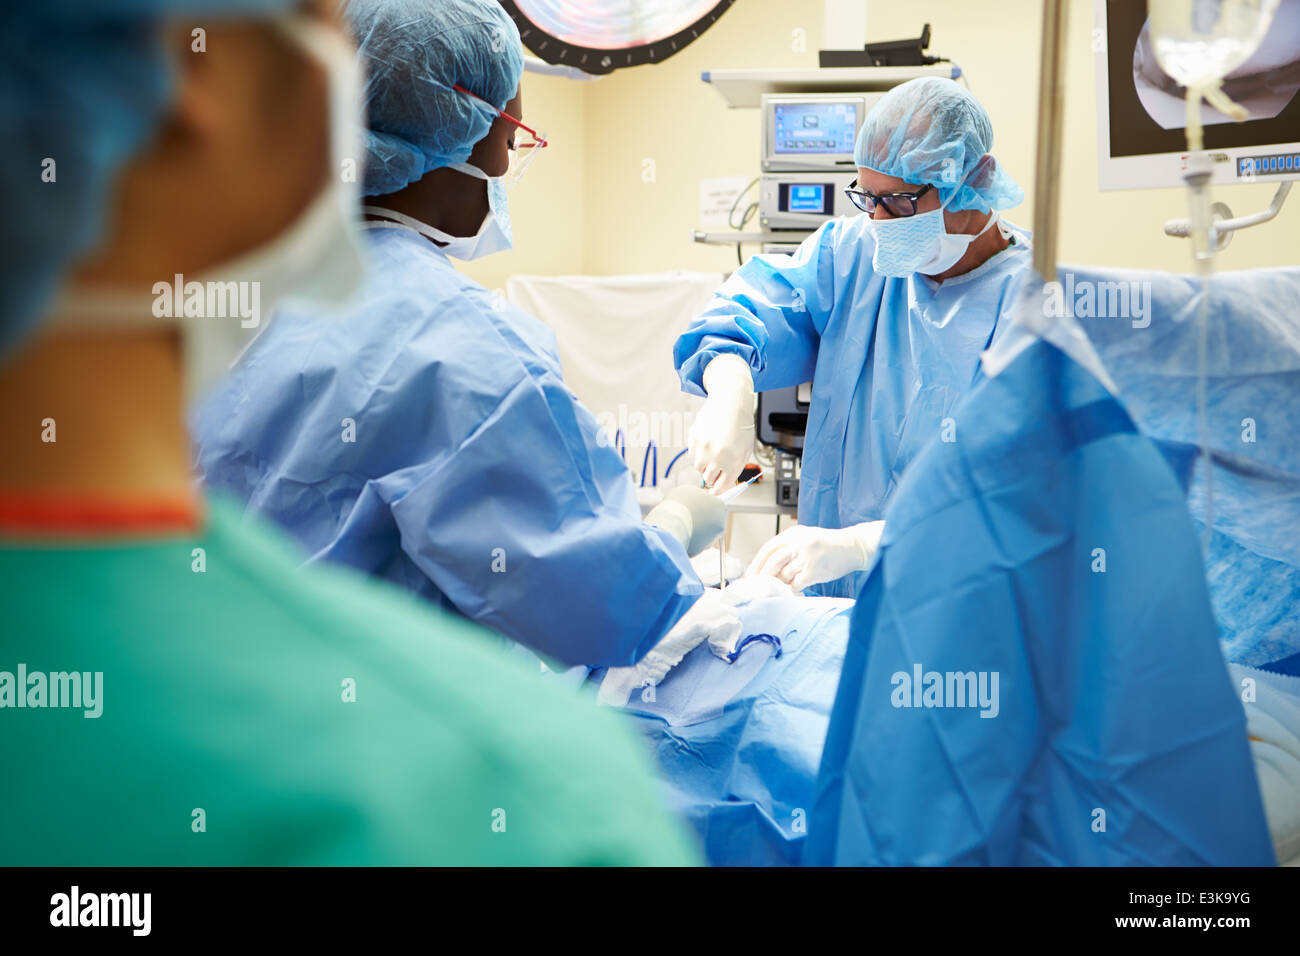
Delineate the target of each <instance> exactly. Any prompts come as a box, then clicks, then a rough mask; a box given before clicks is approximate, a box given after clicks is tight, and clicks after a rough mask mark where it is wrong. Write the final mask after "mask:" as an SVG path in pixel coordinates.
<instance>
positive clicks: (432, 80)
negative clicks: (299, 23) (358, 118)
mask: <svg viewBox="0 0 1300 956" xmlns="http://www.w3.org/2000/svg"><path fill="white" fill-rule="evenodd" d="M344 13H345V15H346V16H347V18H348V22H349V23H350V24H351V25H352V31H353V33H354V34H355V35H356V38H357V45H358V46H359V47H360V49H361V65H362V68H363V69H364V70H365V72H366V92H365V98H364V102H365V106H366V117H367V121H366V125H367V126H368V127H369V129H368V130H367V132H366V166H365V193H366V195H368V196H382V195H384V194H385V193H391V192H396V191H397V190H399V189H401V188H402V187H403V186H408V185H410V184H411V183H413V182H415V181H416V180H418V179H420V178H421V177H422V176H424V174H425V173H427V172H430V171H432V170H435V169H441V168H442V167H443V166H448V165H450V164H452V163H463V162H464V161H465V160H466V159H468V158H469V154H470V151H471V150H473V148H474V144H475V143H477V142H478V141H479V140H481V139H482V138H483V137H484V136H486V135H487V133H488V129H489V128H490V127H491V126H492V121H493V120H495V119H496V117H497V114H496V113H495V112H494V111H493V110H492V109H491V107H489V106H488V105H487V104H488V103H491V104H492V106H495V107H497V109H504V108H505V105H506V104H507V103H508V102H510V100H511V99H513V98H514V95H515V92H516V91H517V90H518V89H519V77H520V75H521V74H522V73H523V69H524V59H523V47H522V45H521V44H520V41H519V30H518V29H517V28H516V27H515V25H514V22H513V21H512V20H511V19H510V17H509V16H507V15H506V12H505V11H504V10H502V9H501V6H500V4H498V3H496V0H348V3H347V6H346V7H345V8H344ZM456 84H459V85H460V86H462V87H464V88H465V89H467V90H469V91H470V92H471V93H473V94H474V96H478V97H481V98H482V99H483V100H486V101H487V102H486V103H485V102H480V100H477V99H475V98H474V96H467V95H466V94H464V93H459V92H457V91H456V90H454V89H453V88H452V87H453V86H455V85H456Z"/></svg>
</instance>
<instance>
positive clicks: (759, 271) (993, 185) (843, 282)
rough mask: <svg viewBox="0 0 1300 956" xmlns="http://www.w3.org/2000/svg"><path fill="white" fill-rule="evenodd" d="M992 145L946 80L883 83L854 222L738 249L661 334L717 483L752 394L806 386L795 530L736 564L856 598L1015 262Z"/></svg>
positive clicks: (734, 470)
mask: <svg viewBox="0 0 1300 956" xmlns="http://www.w3.org/2000/svg"><path fill="white" fill-rule="evenodd" d="M992 147H993V127H992V124H991V122H990V120H989V117H988V115H987V114H986V113H985V111H984V109H983V107H981V106H980V104H979V102H978V101H977V100H976V99H975V98H974V97H973V96H972V95H971V94H970V93H969V92H968V91H967V90H966V89H964V88H963V87H961V86H960V85H958V84H957V83H955V82H953V81H951V80H946V79H941V78H935V77H929V78H923V79H917V80H911V81H909V82H907V83H904V84H902V85H900V86H898V87H896V88H894V89H893V90H891V91H890V92H889V93H888V94H886V95H885V96H884V97H883V98H882V99H881V100H880V102H879V103H877V104H876V105H875V106H874V107H873V108H872V109H871V111H870V112H869V113H868V114H867V117H866V120H865V122H864V123H863V126H862V129H861V130H860V131H859V134H858V139H857V145H856V149H855V158H856V161H857V165H858V167H859V168H858V179H857V182H856V184H855V186H854V187H853V189H854V190H855V192H854V193H853V194H851V195H852V198H853V199H854V201H855V202H857V203H858V204H859V206H860V207H861V208H864V209H866V210H868V211H869V212H870V215H867V216H859V217H855V218H839V219H833V220H831V221H830V222H828V223H827V224H826V225H824V226H823V227H822V228H821V229H819V230H818V231H817V232H816V233H814V234H813V235H812V236H810V237H809V238H808V239H807V240H805V241H804V243H803V244H802V245H801V246H800V247H799V249H798V251H796V252H795V253H794V254H793V255H791V256H784V255H760V256H755V257H754V258H753V259H751V260H750V261H749V262H748V263H746V264H745V265H744V266H742V267H741V268H739V269H738V270H736V272H735V273H734V274H733V275H732V276H731V277H730V278H729V279H728V280H727V282H726V283H725V284H724V285H723V286H722V287H721V288H720V289H719V290H718V292H717V293H716V295H715V296H714V299H713V301H712V303H711V304H710V305H709V307H708V308H707V309H706V310H705V311H704V312H703V313H702V314H701V315H700V316H698V317H697V318H696V319H695V320H694V321H693V322H692V323H691V325H690V327H689V328H688V329H687V331H686V332H685V334H683V335H682V336H681V337H680V338H679V339H678V341H677V344H676V348H675V350H674V361H675V363H676V365H677V369H678V372H679V374H680V376H681V380H682V385H683V388H684V389H685V390H686V391H688V392H692V393H694V394H707V395H708V401H707V402H706V403H705V406H704V408H703V409H702V410H701V413H700V415H699V416H698V417H697V420H696V424H695V426H694V428H693V429H692V434H691V448H692V451H693V453H694V461H695V465H696V467H697V468H698V469H699V470H700V471H701V472H702V473H703V475H704V477H705V480H706V482H708V483H709V484H710V485H713V486H715V487H718V488H722V487H725V486H726V485H727V484H729V483H730V481H731V480H732V479H734V478H735V476H736V475H737V474H738V473H739V471H740V469H741V468H742V467H743V465H744V463H745V461H747V460H748V456H749V454H750V450H751V448H752V442H753V391H754V390H755V389H757V390H759V391H764V390H767V389H774V388H782V387H785V386H793V385H798V384H799V383H801V382H806V381H808V380H809V379H811V380H812V383H813V387H812V402H811V406H810V409H809V415H808V431H807V435H806V438H805V441H804V453H803V475H802V480H801V483H800V488H799V523H800V525H801V527H799V528H795V529H792V530H791V531H789V532H786V533H784V534H782V535H778V536H777V537H776V538H775V539H773V541H772V542H770V543H769V545H768V546H766V547H765V549H764V550H763V551H762V552H760V554H759V557H758V558H757V559H756V561H755V564H754V565H753V566H752V570H753V571H755V572H763V573H770V574H776V575H777V576H780V577H782V579H783V580H785V581H786V582H787V583H793V584H796V586H799V587H804V586H807V585H814V586H813V587H812V588H811V590H810V591H808V593H813V594H818V593H819V594H823V595H827V596H834V597H855V596H856V595H857V591H858V589H859V587H860V586H861V583H862V579H863V574H862V573H861V572H862V569H864V568H865V567H866V565H867V562H868V560H869V558H870V554H871V552H872V551H873V550H874V548H875V545H876V542H877V541H878V540H879V533H880V530H879V525H878V522H879V519H881V518H882V517H883V514H884V508H885V505H886V503H887V502H888V500H889V497H890V495H891V493H892V492H893V490H894V488H895V486H896V485H897V483H898V480H899V478H900V476H901V475H902V474H903V472H904V471H905V469H906V468H907V466H908V464H909V463H910V462H911V461H912V459H913V458H914V457H915V456H916V454H917V453H918V452H919V451H920V449H921V448H922V447H923V446H924V445H925V444H926V442H928V441H929V440H930V439H931V438H933V437H935V436H940V437H941V438H943V439H945V440H948V441H952V440H955V439H956V433H955V432H954V429H955V427H956V425H955V423H954V422H952V421H951V415H952V412H953V409H954V408H955V407H956V406H957V404H958V403H959V402H960V401H961V399H962V398H963V397H964V396H965V395H966V394H967V393H968V392H969V390H970V388H971V386H972V385H973V384H974V382H975V381H976V379H977V378H978V376H979V354H980V352H981V351H983V349H984V348H985V347H986V346H987V345H988V343H989V341H990V340H991V339H992V337H993V336H994V334H995V332H996V331H997V329H998V326H999V323H1000V322H1001V321H1002V319H1003V316H1004V313H1005V311H1006V309H1007V305H1008V302H1009V301H1010V298H1011V294H1012V292H1013V290H1014V289H1015V287H1016V285H1017V283H1018V282H1019V281H1020V280H1021V278H1022V277H1023V276H1024V275H1025V273H1026V270H1027V268H1028V266H1029V262H1030V247H1029V238H1030V237H1029V235H1028V234H1027V233H1026V232H1024V231H1023V230H1021V229H1018V228H1016V227H1014V226H1010V225H1008V224H1007V223H1004V222H1002V221H1001V218H1000V215H999V211H1000V210H1002V209H1006V208H1009V207H1011V206H1014V205H1016V204H1017V203H1019V202H1020V201H1021V200H1022V199H1023V193H1022V191H1021V189H1020V187H1019V186H1017V185H1016V183H1015V182H1013V181H1012V179H1011V178H1010V176H1009V175H1008V174H1007V173H1006V172H1005V171H1004V170H1003V169H1002V167H1001V166H1000V165H999V164H998V162H997V160H996V159H995V158H994V157H993V155H992V154H991V152H990V151H991V149H992ZM891 194H893V195H891ZM900 194H901V195H900Z"/></svg>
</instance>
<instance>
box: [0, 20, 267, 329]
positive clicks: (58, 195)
mask: <svg viewBox="0 0 1300 956" xmlns="http://www.w3.org/2000/svg"><path fill="white" fill-rule="evenodd" d="M290 5H291V0H41V2H39V3H17V2H12V3H5V4H3V6H2V7H0V142H3V143H4V148H3V149H0V208H3V209H4V211H5V215H4V225H3V231H2V232H0V235H3V243H2V244H0V245H2V246H3V248H0V259H2V264H0V275H2V276H3V277H4V301H3V303H0V355H3V354H5V353H6V352H8V351H10V350H11V349H12V348H13V347H14V346H15V345H16V344H17V342H18V341H19V340H20V339H21V338H22V337H23V336H24V335H25V334H26V333H27V332H30V331H31V330H32V328H33V327H34V326H35V325H36V322H37V320H38V319H40V317H41V315H42V313H43V312H44V310H45V308H46V306H47V304H48V302H49V299H50V298H51V296H52V295H53V293H54V291H55V289H56V288H57V286H58V284H59V281H60V280H61V279H62V277H63V273H64V272H65V270H66V269H67V268H68V267H69V266H70V265H71V264H72V263H73V262H75V261H76V260H77V259H78V258H80V257H82V256H84V255H85V254H86V253H88V252H89V251H90V250H91V249H92V248H93V247H94V246H95V244H96V243H97V242H99V241H100V239H101V238H102V236H103V232H104V228H105V224H106V221H107V219H108V213H109V207H110V202H111V199H112V193H113V185H114V181H115V179H116V177H117V174H118V173H119V172H120V171H121V169H122V167H123V166H124V165H125V164H126V162H127V160H129V159H130V158H131V157H132V156H134V155H135V154H136V153H137V152H138V151H139V150H141V149H142V148H143V146H144V143H145V141H146V139H147V138H148V137H149V136H150V135H151V134H152V133H153V132H154V129H155V127H156V126H157V124H158V122H159V121H160V119H161V118H162V116H163V114H164V112H165V110H166V108H167V105H168V103H169V102H170V99H171V92H172V68H171V58H170V55H169V53H170V51H168V50H167V49H166V48H165V46H164V38H163V32H162V25H163V23H164V22H167V21H172V20H181V21H182V22H183V18H185V17H186V16H188V15H194V16H195V17H196V19H195V21H194V24H195V26H196V27H199V26H203V25H204V24H205V23H207V22H209V20H210V19H211V18H212V17H213V16H221V17H231V16H238V15H264V14H266V13H267V12H269V11H273V10H278V9H280V8H287V7H289V6H290ZM200 14H201V15H203V19H197V17H198V15H200Z"/></svg>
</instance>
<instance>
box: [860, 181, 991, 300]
mask: <svg viewBox="0 0 1300 956" xmlns="http://www.w3.org/2000/svg"><path fill="white" fill-rule="evenodd" d="M953 195H954V196H955V195H957V193H956V192H955V191H954V192H953ZM949 202H951V199H950V200H949ZM947 205H948V203H944V204H943V205H942V206H940V207H939V208H938V209H932V210H930V211H929V212H921V213H917V214H916V215H914V216H904V217H903V218H901V219H868V220H867V222H868V225H869V227H870V229H871V232H872V234H873V235H874V236H875V238H876V251H875V253H874V254H873V255H872V257H871V267H872V268H873V269H874V270H875V271H876V272H879V273H880V274H881V275H887V276H893V277H894V278H902V277H904V276H909V275H911V274H912V273H914V272H919V273H921V274H922V275H927V276H933V275H938V274H939V273H941V272H947V271H948V270H949V269H951V268H952V267H953V266H955V265H956V264H957V263H958V262H959V261H960V260H961V257H962V256H964V255H965V254H966V250H967V249H969V248H970V244H971V243H972V242H974V241H975V240H976V239H978V238H979V237H980V236H982V235H984V233H986V232H988V230H989V229H991V228H993V226H994V224H995V223H997V221H998V219H999V218H1000V217H999V215H998V211H997V210H996V209H995V210H993V211H992V213H991V214H990V215H989V219H988V222H986V223H985V224H984V228H983V229H981V230H980V231H979V232H977V233H974V234H971V233H965V232H957V233H952V232H949V231H948V225H947V222H946V221H945V220H944V217H943V211H944V207H946V206H947Z"/></svg>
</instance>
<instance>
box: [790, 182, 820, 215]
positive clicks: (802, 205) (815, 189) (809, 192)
mask: <svg viewBox="0 0 1300 956" xmlns="http://www.w3.org/2000/svg"><path fill="white" fill-rule="evenodd" d="M825 205H826V185H825V184H824V183H816V184H812V183H804V184H801V185H797V186H791V187H790V212H814V213H821V212H822V210H823V207H824V206H825Z"/></svg>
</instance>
